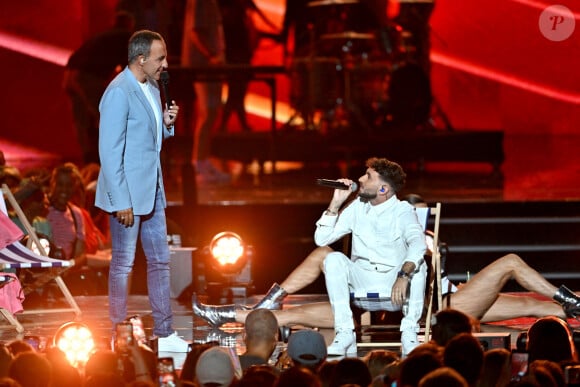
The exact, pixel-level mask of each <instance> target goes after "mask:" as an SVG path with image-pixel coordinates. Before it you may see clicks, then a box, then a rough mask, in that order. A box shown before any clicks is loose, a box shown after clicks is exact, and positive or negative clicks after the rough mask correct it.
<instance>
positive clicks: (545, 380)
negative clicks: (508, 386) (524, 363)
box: [515, 365, 566, 387]
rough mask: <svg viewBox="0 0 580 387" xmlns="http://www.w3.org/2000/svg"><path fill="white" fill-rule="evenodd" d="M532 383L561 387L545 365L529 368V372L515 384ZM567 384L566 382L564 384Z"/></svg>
mask: <svg viewBox="0 0 580 387" xmlns="http://www.w3.org/2000/svg"><path fill="white" fill-rule="evenodd" d="M523 383H530V384H534V385H537V386H541V387H559V386H558V383H557V382H556V380H555V379H554V377H553V376H552V373H551V372H550V371H549V370H548V369H547V368H546V367H544V366H541V365H539V366H536V367H534V368H533V369H532V368H528V372H527V373H526V374H525V375H524V376H523V377H522V378H521V379H520V381H519V382H517V383H516V384H515V385H517V386H520V385H521V384H523ZM564 386H566V384H564Z"/></svg>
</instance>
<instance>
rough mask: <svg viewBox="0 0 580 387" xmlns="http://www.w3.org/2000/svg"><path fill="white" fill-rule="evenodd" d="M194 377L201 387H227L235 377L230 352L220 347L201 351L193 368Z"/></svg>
mask: <svg viewBox="0 0 580 387" xmlns="http://www.w3.org/2000/svg"><path fill="white" fill-rule="evenodd" d="M195 376H196V378H197V381H198V382H199V384H200V385H202V386H203V385H205V384H209V383H216V384H219V385H220V386H229V385H230V384H231V382H232V380H234V376H235V370H234V363H233V361H232V358H231V355H230V352H229V351H228V350H227V349H226V348H222V347H211V348H209V349H207V350H205V351H203V352H202V354H201V355H200V356H199V359H198V360H197V365H196V366H195Z"/></svg>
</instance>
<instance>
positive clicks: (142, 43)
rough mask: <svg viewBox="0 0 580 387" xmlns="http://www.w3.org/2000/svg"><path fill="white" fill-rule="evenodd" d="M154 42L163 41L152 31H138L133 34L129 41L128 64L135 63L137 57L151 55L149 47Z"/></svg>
mask: <svg viewBox="0 0 580 387" xmlns="http://www.w3.org/2000/svg"><path fill="white" fill-rule="evenodd" d="M154 40H161V41H163V37H162V36H161V35H160V34H158V33H157V32H154V31H149V30H140V31H137V32H135V33H134V34H133V35H132V36H131V38H130V39H129V55H128V59H129V63H133V62H135V60H136V59H137V58H138V57H139V55H143V56H144V57H145V58H148V57H149V54H150V53H151V45H152V44H153V41H154Z"/></svg>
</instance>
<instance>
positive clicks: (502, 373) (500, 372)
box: [478, 348, 511, 387]
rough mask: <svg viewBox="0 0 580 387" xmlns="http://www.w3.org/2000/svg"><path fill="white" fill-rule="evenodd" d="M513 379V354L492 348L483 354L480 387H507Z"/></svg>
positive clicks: (505, 350) (502, 349)
mask: <svg viewBox="0 0 580 387" xmlns="http://www.w3.org/2000/svg"><path fill="white" fill-rule="evenodd" d="M510 378H511V352H510V351H508V350H507V349H505V348H492V349H490V350H487V351H485V352H484V353H483V365H482V367H481V377H480V379H479V384H478V385H479V387H495V386H505V385H507V384H508V383H509V381H510Z"/></svg>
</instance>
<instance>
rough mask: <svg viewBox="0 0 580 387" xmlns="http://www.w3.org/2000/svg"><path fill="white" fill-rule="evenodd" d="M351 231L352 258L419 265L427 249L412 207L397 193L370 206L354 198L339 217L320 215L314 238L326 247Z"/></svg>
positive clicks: (395, 264)
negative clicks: (400, 198)
mask: <svg viewBox="0 0 580 387" xmlns="http://www.w3.org/2000/svg"><path fill="white" fill-rule="evenodd" d="M350 233H352V255H351V259H352V260H353V261H356V260H357V259H365V260H368V261H370V262H372V263H379V264H383V265H387V266H390V267H393V268H395V267H400V266H401V264H402V263H404V262H412V263H414V264H415V267H416V268H418V267H419V265H420V264H421V262H422V261H423V255H424V254H425V251H426V248H427V247H426V244H425V234H424V230H423V227H422V226H421V224H420V223H419V220H418V219H417V214H416V213H415V210H414V208H413V206H411V205H410V204H409V203H407V202H403V201H400V200H399V199H397V197H396V196H393V197H391V198H390V199H389V200H387V201H386V202H384V203H381V204H378V205H375V206H373V205H371V204H370V203H368V202H364V201H362V200H361V199H360V198H357V199H356V200H353V201H352V202H351V203H350V204H349V205H348V206H347V207H346V208H344V209H343V210H342V211H341V212H340V214H339V215H338V216H331V215H326V214H325V213H323V214H322V216H321V217H320V219H319V220H318V221H317V222H316V231H315V233H314V241H315V243H316V244H317V245H318V246H327V245H329V244H331V243H334V242H336V241H337V240H338V239H340V238H342V237H343V236H344V235H347V234H350Z"/></svg>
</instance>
